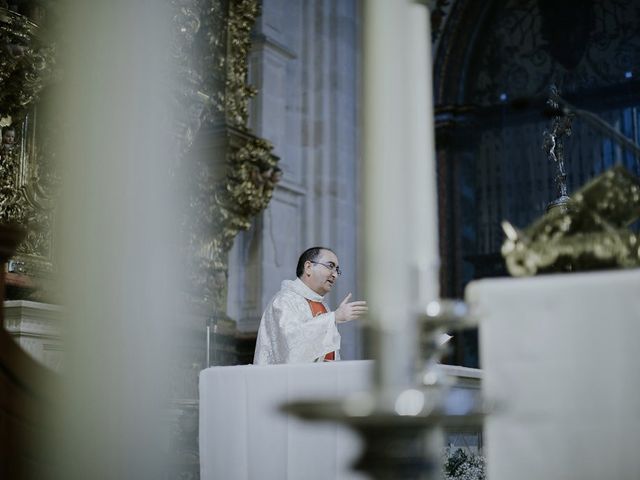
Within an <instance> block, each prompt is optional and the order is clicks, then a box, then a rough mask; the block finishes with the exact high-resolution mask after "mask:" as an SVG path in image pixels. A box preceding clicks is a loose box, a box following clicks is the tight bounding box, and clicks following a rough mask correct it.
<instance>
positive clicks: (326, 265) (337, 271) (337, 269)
mask: <svg viewBox="0 0 640 480" xmlns="http://www.w3.org/2000/svg"><path fill="white" fill-rule="evenodd" d="M309 261H310V262H311V263H315V264H316V265H322V266H323V267H324V268H328V269H329V270H331V271H332V272H335V274H336V275H338V276H340V275H342V272H341V271H340V267H338V266H337V265H334V264H333V263H322V262H314V261H313V260H309Z"/></svg>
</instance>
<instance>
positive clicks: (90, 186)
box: [49, 0, 179, 480]
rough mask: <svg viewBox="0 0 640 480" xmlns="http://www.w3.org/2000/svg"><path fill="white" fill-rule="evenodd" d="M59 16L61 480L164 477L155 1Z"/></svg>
mask: <svg viewBox="0 0 640 480" xmlns="http://www.w3.org/2000/svg"><path fill="white" fill-rule="evenodd" d="M63 3H64V5H62V6H60V8H59V9H58V10H59V12H60V14H61V18H62V21H63V25H62V29H61V32H62V34H63V38H60V39H59V41H58V46H59V59H60V65H61V67H62V70H63V77H62V79H61V87H60V88H61V90H62V92H60V94H59V96H58V97H57V99H56V107H55V108H54V109H53V111H51V112H49V116H50V118H52V117H55V118H57V119H58V121H59V122H62V124H63V125H65V129H64V132H63V133H62V135H61V138H60V139H59V140H60V142H59V146H58V148H59V151H60V157H59V158H60V161H61V162H62V165H61V167H62V172H63V184H64V188H63V197H64V198H63V201H62V206H61V212H62V220H61V222H60V224H59V230H60V235H59V237H60V241H59V246H60V257H59V263H60V265H61V273H62V280H61V281H62V282H63V284H64V287H65V305H64V307H65V311H66V312H67V316H66V317H67V318H66V325H65V326H66V332H65V340H64V341H65V349H66V352H67V353H66V355H67V357H66V360H65V362H66V364H65V369H64V370H65V374H64V380H65V381H64V391H63V393H62V397H61V398H62V402H61V405H62V409H63V411H62V412H60V413H59V418H58V419H57V420H59V421H60V422H61V423H62V430H61V431H62V432H63V436H62V438H60V439H59V440H60V442H59V446H61V447H62V448H63V450H64V451H63V452H62V453H63V457H62V459H63V468H62V471H61V475H60V478H64V479H82V480H86V479H89V478H91V479H110V478H113V479H125V478H136V479H158V478H162V477H161V473H162V470H163V462H164V461H165V460H166V458H165V456H164V455H163V449H164V448H166V446H167V445H166V441H167V436H166V433H167V432H165V431H164V430H163V422H162V421H161V418H160V416H159V412H160V410H161V407H163V406H164V405H165V401H166V399H167V395H166V393H167V392H166V385H167V383H168V381H167V378H166V376H167V374H166V372H167V368H166V365H167V364H168V362H169V361H170V358H171V349H170V348H169V342H168V338H167V335H166V333H167V326H168V323H169V321H170V320H171V319H172V315H173V312H174V311H175V310H176V304H175V301H174V300H175V293H176V291H177V289H176V286H175V285H174V279H176V278H178V276H179V275H178V273H177V270H176V268H175V265H174V263H175V262H174V261H175V259H176V252H177V250H176V238H175V232H176V231H177V228H176V222H175V218H176V214H175V209H174V206H175V205H176V203H177V202H176V199H175V198H174V197H173V195H172V191H173V190H172V187H171V185H170V158H169V152H170V151H171V150H172V149H171V148H170V147H171V146H170V145H169V144H168V139H169V133H170V130H169V128H168V122H167V120H168V112H169V110H168V107H167V102H168V100H169V89H168V87H169V79H168V78H167V75H168V67H167V62H168V61H169V53H168V52H169V41H170V39H169V37H168V35H169V33H170V32H171V26H170V19H171V17H170V16H169V15H168V11H167V8H166V7H164V6H163V5H164V3H165V2H155V1H140V0H128V1H92V2H88V1H86V0H68V1H66V2H63ZM166 3H168V2H166Z"/></svg>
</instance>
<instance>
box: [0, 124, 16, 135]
mask: <svg viewBox="0 0 640 480" xmlns="http://www.w3.org/2000/svg"><path fill="white" fill-rule="evenodd" d="M15 131H16V129H15V127H14V126H13V125H5V126H4V127H2V131H1V132H0V134H2V135H4V133H5V132H15Z"/></svg>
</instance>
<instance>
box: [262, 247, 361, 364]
mask: <svg viewBox="0 0 640 480" xmlns="http://www.w3.org/2000/svg"><path fill="white" fill-rule="evenodd" d="M296 275H297V277H298V278H296V279H295V280H285V281H283V282H282V286H281V288H280V291H279V292H278V293H276V295H275V296H274V297H273V298H272V299H271V301H270V302H269V305H268V306H267V308H266V309H265V311H264V314H263V315H262V320H261V321H260V328H259V329H258V338H257V342H256V352H255V356H254V358H253V363H254V364H256V365H258V364H270V363H310V362H317V361H332V360H338V359H339V358H340V355H339V350H340V333H339V332H338V328H337V326H336V325H337V324H338V323H342V322H348V321H349V320H354V319H356V318H358V317H359V316H360V315H363V314H364V313H366V312H367V303H366V302H365V301H355V302H349V299H350V297H351V294H349V295H347V297H346V298H345V299H344V300H343V301H342V303H341V304H340V306H339V307H338V308H337V309H336V311H335V312H331V311H330V310H329V309H328V308H327V305H326V304H325V303H324V296H325V295H326V294H327V293H329V292H330V291H331V289H332V288H333V286H334V284H335V282H336V280H337V279H338V277H339V276H340V265H339V263H338V257H337V255H336V254H335V253H334V252H333V251H332V250H330V249H328V248H324V247H313V248H309V249H307V250H305V251H304V252H303V253H302V255H300V258H299V260H298V265H297V268H296Z"/></svg>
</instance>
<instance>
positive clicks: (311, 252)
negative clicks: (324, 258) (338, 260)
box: [296, 247, 336, 278]
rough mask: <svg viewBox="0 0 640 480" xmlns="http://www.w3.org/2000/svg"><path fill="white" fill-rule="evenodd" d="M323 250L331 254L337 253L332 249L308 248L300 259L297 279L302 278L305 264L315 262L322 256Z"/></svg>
mask: <svg viewBox="0 0 640 480" xmlns="http://www.w3.org/2000/svg"><path fill="white" fill-rule="evenodd" d="M321 250H328V251H330V252H333V253H336V252H334V251H333V250H331V249H330V248H327V247H311V248H307V249H306V250H305V251H304V252H302V255H300V258H299V259H298V266H297V267H296V277H298V278H300V277H301V276H302V274H303V273H304V264H305V263H307V262H313V261H314V260H315V259H316V258H318V256H319V255H320V251H321Z"/></svg>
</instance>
